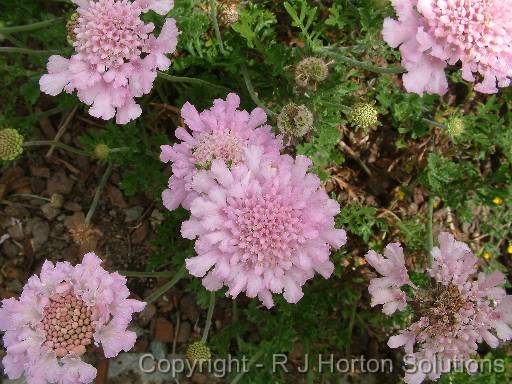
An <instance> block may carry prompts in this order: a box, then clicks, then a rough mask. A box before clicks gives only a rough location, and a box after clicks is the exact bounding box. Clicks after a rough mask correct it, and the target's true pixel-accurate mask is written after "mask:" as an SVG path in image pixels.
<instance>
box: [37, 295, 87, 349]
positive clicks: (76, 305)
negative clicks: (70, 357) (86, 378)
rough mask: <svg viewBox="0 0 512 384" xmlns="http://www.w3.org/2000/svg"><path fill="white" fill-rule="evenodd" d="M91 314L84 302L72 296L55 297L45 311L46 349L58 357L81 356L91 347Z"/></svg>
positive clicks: (43, 322) (43, 323) (43, 321)
mask: <svg viewBox="0 0 512 384" xmlns="http://www.w3.org/2000/svg"><path fill="white" fill-rule="evenodd" d="M91 315H92V312H91V310H90V308H88V306H87V305H86V304H85V303H84V301H83V300H81V299H80V298H78V297H76V296H75V295H74V294H72V293H67V294H62V295H61V294H56V295H54V296H52V297H51V298H50V302H49V304H48V305H47V306H46V307H45V308H44V310H43V320H42V325H43V329H44V332H45V341H44V345H45V346H46V347H48V348H50V349H52V350H53V351H55V354H56V355H57V356H58V357H64V356H66V355H67V354H70V353H73V354H76V355H81V354H83V353H84V352H85V348H86V346H87V345H89V344H91V343H92V338H93V333H94V327H93V325H92V321H91Z"/></svg>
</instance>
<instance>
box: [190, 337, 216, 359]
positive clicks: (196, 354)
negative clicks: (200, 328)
mask: <svg viewBox="0 0 512 384" xmlns="http://www.w3.org/2000/svg"><path fill="white" fill-rule="evenodd" d="M187 358H188V359H189V360H190V361H205V360H210V359H211V358H212V353H211V351H210V348H208V346H207V345H206V344H205V343H203V342H202V341H196V342H195V343H192V344H190V345H189V346H188V347H187Z"/></svg>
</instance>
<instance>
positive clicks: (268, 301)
mask: <svg viewBox="0 0 512 384" xmlns="http://www.w3.org/2000/svg"><path fill="white" fill-rule="evenodd" d="M310 165H311V160H310V159H308V158H307V157H304V156H298V157H297V159H296V160H294V159H293V158H292V157H290V156H280V157H279V158H278V159H277V160H276V159H273V160H271V159H267V160H265V157H264V150H263V148H262V147H261V146H250V147H249V148H247V149H246V150H245V154H244V161H243V162H241V163H240V164H238V165H237V166H235V167H232V168H231V169H229V168H228V167H227V166H226V164H225V163H224V162H223V161H221V160H213V161H212V165H211V169H210V171H200V172H198V173H197V175H196V176H195V177H194V180H193V185H194V188H195V190H196V191H198V193H199V194H200V196H199V197H197V198H196V199H194V201H192V203H191V207H190V209H191V213H192V215H191V218H190V220H188V221H186V222H184V223H183V225H182V228H181V233H182V235H183V237H185V238H187V239H195V238H197V241H196V245H195V250H196V252H197V256H195V257H192V258H189V259H187V260H186V266H187V269H188V271H189V272H190V273H191V274H192V275H194V276H197V277H203V276H204V278H203V285H204V286H205V287H206V289H208V290H210V291H216V290H219V289H221V288H222V286H224V285H226V286H227V287H228V291H227V295H228V296H231V297H233V298H235V297H237V296H238V294H240V293H241V292H245V293H246V294H247V296H248V297H251V298H253V297H256V296H257V297H258V298H259V299H260V300H261V301H262V302H263V304H264V305H265V306H266V307H267V308H270V307H272V306H273V305H274V302H273V299H272V293H276V294H281V293H282V294H283V296H284V298H285V299H286V301H288V302H289V303H296V302H298V301H299V300H300V299H301V298H302V296H303V292H302V288H301V287H302V285H304V283H305V282H306V281H307V280H309V279H311V278H313V276H314V274H315V272H318V273H320V274H321V275H322V276H323V277H324V278H328V277H329V276H330V275H331V274H332V272H333V270H334V265H333V263H332V262H331V261H330V260H329V254H330V247H332V248H335V249H338V248H340V247H341V246H342V245H344V244H345V243H346V233H345V231H344V230H342V229H336V228H335V227H334V216H335V215H336V214H337V213H338V212H339V210H340V207H339V204H338V203H337V202H336V201H334V200H332V199H330V198H329V197H328V196H327V193H326V192H325V191H324V190H322V189H321V188H320V180H319V179H318V177H317V176H316V175H314V174H311V173H307V170H308V168H309V166H310Z"/></svg>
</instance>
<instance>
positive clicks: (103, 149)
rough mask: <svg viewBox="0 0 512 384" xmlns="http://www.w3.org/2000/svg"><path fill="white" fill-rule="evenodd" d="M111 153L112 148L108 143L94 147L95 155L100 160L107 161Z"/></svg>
mask: <svg viewBox="0 0 512 384" xmlns="http://www.w3.org/2000/svg"><path fill="white" fill-rule="evenodd" d="M109 155H110V148H109V147H108V146H107V145H106V144H98V145H96V146H95V147H94V156H95V157H96V158H97V159H98V160H102V161H105V160H107V159H108V157H109Z"/></svg>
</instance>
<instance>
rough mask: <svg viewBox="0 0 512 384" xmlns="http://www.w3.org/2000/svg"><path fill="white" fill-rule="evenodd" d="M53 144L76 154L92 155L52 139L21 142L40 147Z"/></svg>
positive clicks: (27, 145)
mask: <svg viewBox="0 0 512 384" xmlns="http://www.w3.org/2000/svg"><path fill="white" fill-rule="evenodd" d="M47 145H49V146H54V147H57V148H60V149H64V150H65V151H68V152H71V153H74V154H76V155H80V156H87V157H92V155H91V154H90V153H89V152H86V151H83V150H81V149H78V148H75V147H72V146H70V145H67V144H64V143H61V142H60V141H54V140H36V141H25V142H24V143H23V147H26V148H28V147H41V146H47Z"/></svg>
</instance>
